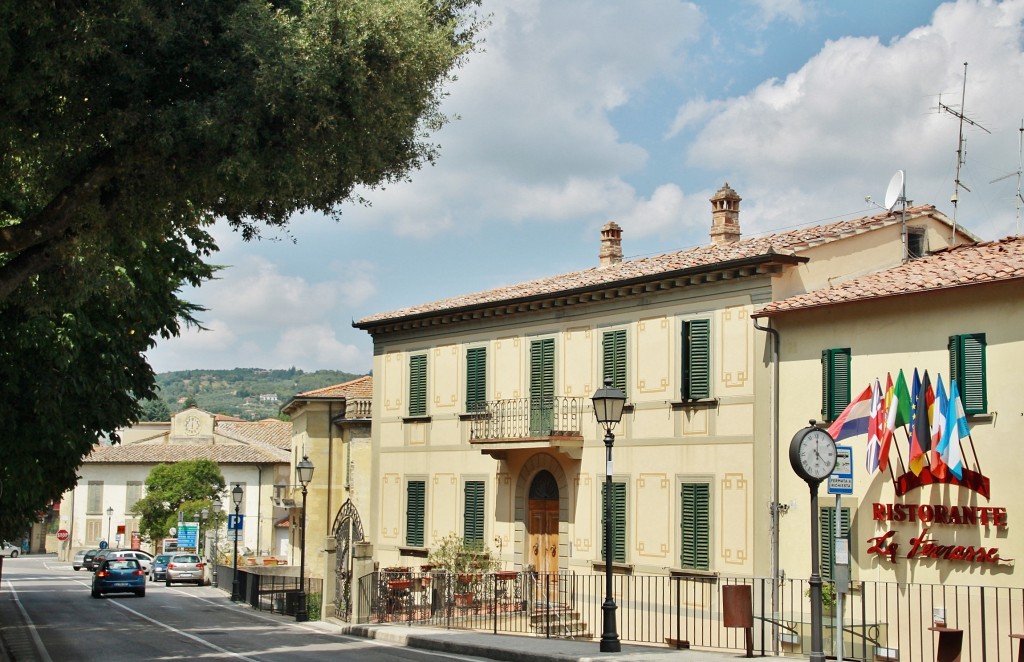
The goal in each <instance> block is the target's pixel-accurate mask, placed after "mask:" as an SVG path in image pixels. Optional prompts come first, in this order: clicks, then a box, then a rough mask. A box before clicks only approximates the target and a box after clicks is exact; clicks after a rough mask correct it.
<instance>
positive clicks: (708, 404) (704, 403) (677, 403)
mask: <svg viewBox="0 0 1024 662" xmlns="http://www.w3.org/2000/svg"><path fill="white" fill-rule="evenodd" d="M669 404H670V405H671V406H672V409H718V398H708V399H706V400H673V401H671V402H670V403H669Z"/></svg>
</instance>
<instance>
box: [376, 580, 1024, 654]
mask: <svg viewBox="0 0 1024 662" xmlns="http://www.w3.org/2000/svg"><path fill="white" fill-rule="evenodd" d="M613 579H614V599H615V602H616V606H617V612H616V623H617V627H618V634H619V636H620V638H621V640H622V641H623V642H624V643H634V644H657V645H663V646H664V645H667V646H669V647H692V648H702V649H712V650H745V648H746V633H745V631H744V630H743V629H742V628H734V627H726V626H725V625H724V621H723V614H724V613H725V611H726V609H725V605H724V604H723V594H724V593H725V591H723V587H726V586H736V585H745V586H749V587H750V589H749V595H750V603H751V604H750V607H751V611H752V616H753V624H754V627H753V630H752V632H751V635H752V640H753V648H754V651H755V652H756V653H757V654H758V655H772V654H773V653H778V654H784V655H787V656H791V655H798V656H799V655H807V654H808V653H809V652H810V650H811V631H810V623H811V613H810V599H809V598H808V597H807V595H808V591H807V589H808V583H807V581H806V580H791V579H785V580H782V581H780V582H779V585H778V587H777V590H776V591H775V602H776V604H775V607H774V608H773V605H772V600H773V599H772V593H773V591H772V581H771V580H770V579H768V578H749V577H723V576H703V575H696V576H692V575H686V576H683V575H673V576H665V575H615V577H614V578H613ZM854 588H855V590H854V591H852V592H851V593H848V594H846V595H845V599H844V604H843V610H842V629H841V632H842V639H843V657H844V659H847V660H871V661H873V662H894V661H896V660H899V661H901V662H902V661H904V660H906V661H910V662H925V661H931V660H934V659H936V653H937V648H938V635H937V634H936V633H935V632H933V631H932V630H930V629H929V628H931V627H933V625H934V624H935V620H936V619H937V618H941V619H943V623H945V625H946V626H947V627H950V628H957V629H961V630H962V631H963V648H962V654H961V658H960V659H961V660H964V662H1000V661H1005V662H1010V661H1011V660H1014V659H1016V657H1015V656H1016V651H1017V648H1016V646H1017V645H1018V641H1019V640H1018V639H1014V638H1011V637H1010V635H1011V634H1020V633H1024V588H1006V587H999V588H997V587H981V586H953V585H938V584H899V583H895V582H854ZM604 590H605V576H604V575H603V574H599V573H587V574H575V573H560V574H553V575H545V574H543V573H540V574H538V573H533V572H503V573H491V574H485V575H473V576H469V577H467V576H459V577H456V576H453V575H447V574H445V573H436V572H435V573H413V572H399V573H387V572H376V573H373V574H370V575H367V576H365V577H362V578H361V579H360V580H359V591H358V593H359V598H358V599H359V600H360V601H361V603H362V604H361V607H360V613H362V614H368V616H367V617H366V619H365V620H364V622H366V621H370V622H378V623H389V622H392V623H397V622H400V623H403V624H406V625H425V626H433V627H443V628H449V629H473V630H480V631H490V632H493V633H495V634H497V633H505V634H531V635H534V636H545V637H569V638H574V639H584V640H591V639H593V640H595V641H596V639H597V638H599V637H600V636H601V631H600V630H601V627H602V604H603V601H604ZM836 632H837V629H836V617H835V614H834V613H833V612H830V611H828V610H826V613H825V618H824V622H823V642H824V651H823V652H824V653H825V654H826V655H834V654H835V652H836V650H835V649H836V644H837V641H838V638H837V637H836V635H835V633H836ZM595 645H596V644H595Z"/></svg>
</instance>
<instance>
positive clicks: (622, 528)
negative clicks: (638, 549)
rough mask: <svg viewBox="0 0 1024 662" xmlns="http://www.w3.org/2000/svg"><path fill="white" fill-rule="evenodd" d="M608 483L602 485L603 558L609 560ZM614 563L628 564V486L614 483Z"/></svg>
mask: <svg viewBox="0 0 1024 662" xmlns="http://www.w3.org/2000/svg"><path fill="white" fill-rule="evenodd" d="M606 493H607V483H601V558H602V559H607V558H608V556H607V552H606V550H607V544H606V543H607V541H606V540H605V537H604V530H605V529H604V524H605V507H604V498H605V494H606ZM611 551H612V563H625V562H626V484H625V483H618V482H617V483H612V550H611Z"/></svg>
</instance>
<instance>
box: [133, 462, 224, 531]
mask: <svg viewBox="0 0 1024 662" xmlns="http://www.w3.org/2000/svg"><path fill="white" fill-rule="evenodd" d="M224 487H225V482H224V475H223V474H222V473H221V471H220V467H218V466H217V463H216V462H213V461H211V460H183V461H181V462H176V463H174V464H158V465H157V466H155V467H153V470H152V471H150V472H149V476H147V477H146V496H145V497H143V498H142V499H140V500H139V501H137V502H136V503H135V507H134V508H133V512H134V514H136V515H138V516H139V517H141V519H140V520H139V532H140V533H141V534H142V536H143V537H144V538H145V539H147V540H150V541H153V542H155V541H157V540H161V539H163V538H164V537H166V536H167V534H168V531H169V530H170V527H172V526H177V522H178V513H179V512H180V513H181V515H182V519H184V520H185V521H187V522H192V521H199V519H200V517H199V514H200V512H201V511H202V510H203V509H204V508H206V509H208V510H210V511H211V512H212V508H211V504H212V502H213V500H214V498H215V497H217V495H220V494H221V493H222V492H224ZM222 500H223V499H222ZM228 500H230V499H228ZM214 517H219V515H215V516H214ZM208 522H209V525H210V526H213V525H215V524H216V520H208Z"/></svg>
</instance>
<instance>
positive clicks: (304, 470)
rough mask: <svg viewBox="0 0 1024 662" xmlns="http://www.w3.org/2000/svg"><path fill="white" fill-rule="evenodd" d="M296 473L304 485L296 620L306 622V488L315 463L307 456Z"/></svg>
mask: <svg viewBox="0 0 1024 662" xmlns="http://www.w3.org/2000/svg"><path fill="white" fill-rule="evenodd" d="M295 473H296V475H297V476H298V479H299V482H300V483H301V484H302V522H301V525H300V528H299V531H300V534H299V535H300V536H301V537H300V539H299V606H298V609H296V610H295V620H296V621H299V622H300V623H301V622H305V621H308V620H309V613H308V612H307V611H306V492H307V490H306V486H308V485H309V483H310V481H312V480H313V463H312V462H310V461H309V458H308V457H306V456H305V455H303V456H302V462H299V463H298V464H296V465H295Z"/></svg>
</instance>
